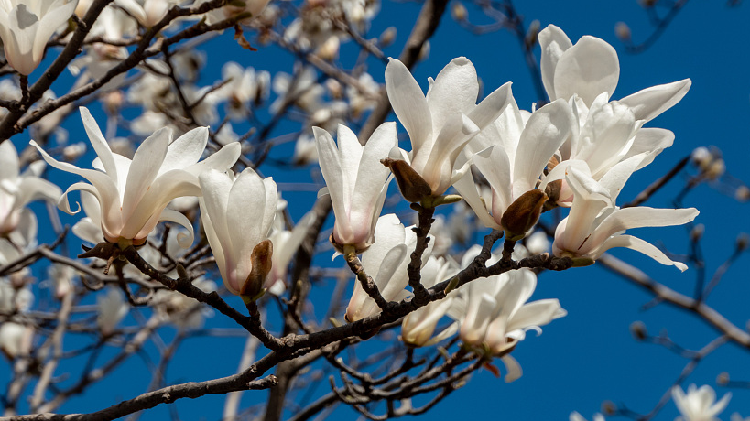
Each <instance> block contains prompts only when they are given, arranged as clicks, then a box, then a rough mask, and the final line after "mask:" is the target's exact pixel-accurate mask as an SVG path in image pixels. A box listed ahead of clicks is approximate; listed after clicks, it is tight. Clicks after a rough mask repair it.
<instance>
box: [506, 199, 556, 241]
mask: <svg viewBox="0 0 750 421" xmlns="http://www.w3.org/2000/svg"><path fill="white" fill-rule="evenodd" d="M547 199H549V197H547V194H545V193H544V192H543V191H541V190H539V189H534V190H529V191H527V192H526V193H524V194H522V195H521V197H519V198H518V199H516V200H515V201H514V202H513V203H511V204H510V206H508V209H507V210H506V211H505V212H504V213H503V217H502V219H501V220H500V225H502V226H503V229H504V230H505V239H506V240H510V241H518V240H521V239H522V238H523V237H525V236H526V233H527V232H528V231H529V230H530V229H531V228H533V227H534V225H536V222H537V221H538V220H539V214H540V213H541V212H542V206H544V202H546V201H547Z"/></svg>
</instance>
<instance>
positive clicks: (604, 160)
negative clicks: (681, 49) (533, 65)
mask: <svg viewBox="0 0 750 421" xmlns="http://www.w3.org/2000/svg"><path fill="white" fill-rule="evenodd" d="M539 44H540V46H541V48H542V57H541V64H540V67H541V72H542V80H543V82H544V86H545V88H546V89H547V92H548V94H549V97H550V100H553V101H554V100H555V99H561V100H565V101H569V103H570V106H571V111H572V113H573V117H574V119H575V120H576V121H577V124H575V125H574V126H573V128H572V129H573V130H572V131H571V136H570V138H569V139H568V140H567V141H566V142H565V143H564V144H563V145H562V146H561V148H560V151H559V153H558V155H557V156H556V161H557V162H559V165H558V164H556V165H557V166H556V167H555V168H554V169H553V168H550V169H551V172H550V174H549V176H548V177H547V180H546V181H545V183H544V184H543V186H542V187H541V188H545V187H546V184H547V182H549V181H554V180H562V184H561V185H560V186H556V189H558V190H559V191H558V192H556V193H555V194H554V195H552V194H551V196H555V197H553V198H552V199H553V201H556V202H557V203H558V204H559V205H561V206H569V205H570V200H572V192H571V191H570V189H569V188H568V187H567V185H565V181H564V177H565V171H566V168H567V167H569V166H577V167H579V168H582V167H588V171H589V172H590V173H591V175H592V177H594V178H595V179H597V180H599V179H601V177H603V176H604V174H605V173H606V172H607V171H609V170H610V169H611V168H612V167H613V166H614V165H616V164H617V163H619V162H622V161H623V160H625V159H628V158H630V157H633V156H637V155H640V156H641V162H640V164H639V166H638V168H642V167H645V166H646V165H648V164H649V163H651V162H652V161H653V160H654V158H655V157H656V156H657V155H658V154H659V153H661V151H662V150H664V149H665V148H667V147H669V146H671V145H672V142H673V141H674V134H672V132H670V131H669V130H665V129H660V128H642V126H643V125H644V124H645V123H647V122H649V121H651V120H652V119H653V118H655V117H656V116H658V115H659V114H661V113H662V112H664V111H666V110H668V109H669V108H670V107H672V106H673V105H675V104H676V103H677V102H679V101H680V100H681V99H682V97H683V96H685V94H686V93H687V91H688V90H689V89H690V80H688V79H686V80H682V81H678V82H672V83H667V84H664V85H658V86H654V87H651V88H648V89H644V90H642V91H640V92H636V93H634V94H632V95H629V96H627V97H625V98H623V99H621V100H619V101H612V102H610V98H611V97H612V94H613V92H614V90H615V87H616V86H617V82H618V79H619V74H620V65H619V60H618V58H617V53H616V52H615V50H614V48H612V46H611V45H609V44H608V43H607V42H605V41H604V40H602V39H599V38H594V37H589V36H586V37H583V38H581V39H580V40H579V41H578V42H577V43H576V44H575V45H573V44H572V42H571V41H570V39H569V38H568V37H567V35H565V33H564V32H563V31H562V30H561V29H560V28H558V27H556V26H554V25H550V26H548V27H547V28H545V29H544V30H542V31H541V32H540V33H539Z"/></svg>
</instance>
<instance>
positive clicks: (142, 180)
mask: <svg viewBox="0 0 750 421" xmlns="http://www.w3.org/2000/svg"><path fill="white" fill-rule="evenodd" d="M168 136H169V134H168V129H166V128H163V129H160V130H158V131H157V132H156V133H154V134H153V135H151V136H149V137H148V138H146V140H144V141H143V143H142V144H141V146H139V147H138V149H137V150H136V151H135V156H134V157H133V161H132V162H131V164H130V169H129V171H128V174H127V181H126V183H125V195H124V197H123V201H122V217H123V219H125V220H127V219H129V218H130V215H131V213H132V212H133V210H134V209H135V208H136V206H137V205H138V202H139V201H140V200H141V198H142V197H143V195H145V194H146V192H147V190H148V189H149V187H151V183H153V181H154V179H155V178H156V175H157V174H158V173H159V168H160V167H161V164H162V162H163V161H164V157H165V156H166V155H167V146H169V137H168ZM121 176H122V174H121Z"/></svg>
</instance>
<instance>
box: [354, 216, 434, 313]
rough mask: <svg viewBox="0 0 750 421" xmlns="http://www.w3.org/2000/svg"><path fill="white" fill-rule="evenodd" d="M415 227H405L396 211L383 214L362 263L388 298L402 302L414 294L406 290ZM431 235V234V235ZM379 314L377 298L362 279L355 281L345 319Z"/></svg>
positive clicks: (426, 255) (384, 296)
mask: <svg viewBox="0 0 750 421" xmlns="http://www.w3.org/2000/svg"><path fill="white" fill-rule="evenodd" d="M412 228H413V226H411V227H408V228H405V227H404V225H403V224H402V223H401V222H400V221H399V220H398V217H397V216H396V215H395V214H392V213H389V214H387V215H383V216H381V217H380V218H379V219H378V221H377V224H376V225H375V238H377V239H378V240H377V241H376V242H375V243H374V244H373V245H372V246H370V248H369V249H367V250H366V251H365V252H364V253H362V266H364V268H365V273H366V274H367V275H368V276H370V277H371V278H372V279H373V281H374V282H375V285H376V286H377V287H378V290H379V291H380V295H382V296H383V298H385V299H386V301H401V300H403V299H405V298H407V297H410V296H411V292H409V291H408V290H407V289H406V286H407V285H408V283H409V274H408V273H407V267H408V266H409V257H408V256H409V253H410V252H411V251H412V250H414V247H416V244H417V235H416V234H415V233H414V231H412ZM430 238H432V237H430ZM433 242H434V241H430V242H429V244H428V248H427V250H426V251H425V253H424V254H423V255H422V265H423V266H424V264H426V263H427V259H428V258H429V256H430V252H431V251H432V243H433ZM378 313H380V309H379V308H378V306H377V304H375V300H373V299H372V298H370V296H369V295H367V293H366V292H365V290H364V288H362V285H361V284H360V283H359V282H355V283H354V292H353V293H352V298H351V300H349V305H348V306H347V307H346V316H345V317H346V320H348V321H350V322H354V321H357V320H359V319H364V318H366V317H370V316H374V315H376V314H378Z"/></svg>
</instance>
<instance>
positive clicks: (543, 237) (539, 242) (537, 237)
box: [526, 231, 550, 254]
mask: <svg viewBox="0 0 750 421" xmlns="http://www.w3.org/2000/svg"><path fill="white" fill-rule="evenodd" d="M549 246H550V243H549V238H548V237H547V233H544V232H541V231H537V232H535V233H533V234H531V235H529V236H528V237H526V251H528V252H529V254H543V253H548V252H549Z"/></svg>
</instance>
